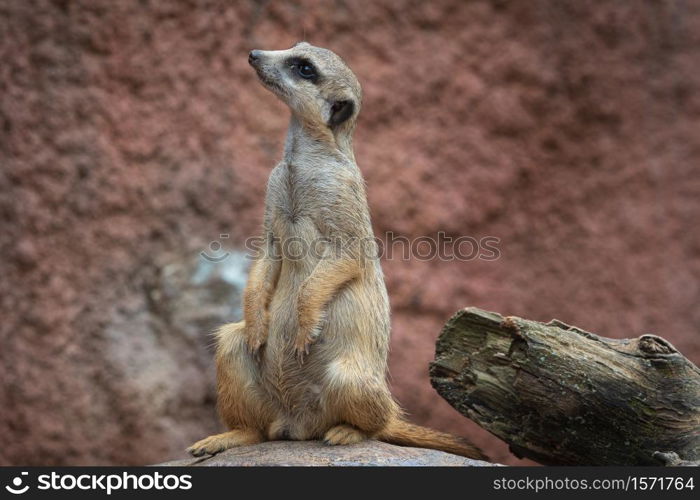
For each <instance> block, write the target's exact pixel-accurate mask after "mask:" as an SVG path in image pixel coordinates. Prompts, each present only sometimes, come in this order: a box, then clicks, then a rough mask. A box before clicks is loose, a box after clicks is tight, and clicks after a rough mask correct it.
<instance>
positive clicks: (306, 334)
mask: <svg viewBox="0 0 700 500" xmlns="http://www.w3.org/2000/svg"><path fill="white" fill-rule="evenodd" d="M321 326H322V320H321V319H320V318H319V319H318V320H315V321H313V320H312V321H306V322H304V323H302V318H299V330H298V331H297V338H296V341H295V342H294V351H295V353H296V355H297V359H298V360H299V362H300V363H303V362H304V359H305V357H306V356H308V355H309V350H310V348H311V344H313V343H314V342H316V340H317V339H318V337H319V335H320V334H321Z"/></svg>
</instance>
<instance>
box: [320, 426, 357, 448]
mask: <svg viewBox="0 0 700 500" xmlns="http://www.w3.org/2000/svg"><path fill="white" fill-rule="evenodd" d="M365 439H367V436H366V435H365V434H364V433H362V431H360V430H359V429H358V428H356V427H353V426H352V425H345V424H342V425H336V426H335V427H331V428H330V429H329V430H328V432H326V435H325V436H323V442H324V443H325V444H328V445H332V446H333V445H339V444H355V443H359V442H361V441H364V440H365Z"/></svg>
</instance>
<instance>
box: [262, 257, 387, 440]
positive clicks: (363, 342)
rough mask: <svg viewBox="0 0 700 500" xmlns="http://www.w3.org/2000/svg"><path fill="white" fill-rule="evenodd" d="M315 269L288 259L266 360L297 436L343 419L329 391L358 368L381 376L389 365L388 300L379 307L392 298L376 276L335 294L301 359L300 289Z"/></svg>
mask: <svg viewBox="0 0 700 500" xmlns="http://www.w3.org/2000/svg"><path fill="white" fill-rule="evenodd" d="M309 265H315V264H314V263H311V264H309ZM309 273H310V271H308V270H307V265H304V264H302V263H292V262H287V261H284V262H283V264H282V269H281V272H280V277H279V281H278V283H277V288H276V290H275V294H274V296H273V298H272V302H271V304H270V335H269V338H268V343H267V347H266V351H265V361H264V363H263V371H264V376H265V378H266V380H267V382H268V384H267V385H268V387H269V388H270V390H271V396H272V397H274V398H275V399H277V401H278V407H279V408H280V415H279V416H278V418H279V419H280V420H282V421H283V422H284V425H285V427H286V429H287V430H288V432H289V433H290V435H291V436H292V437H293V438H294V439H309V438H313V437H318V435H319V434H322V433H323V432H325V431H326V430H327V429H328V427H329V426H332V425H335V424H337V423H338V422H336V421H335V420H336V419H337V415H336V414H335V411H334V408H330V407H329V405H327V404H326V399H327V398H326V396H327V394H328V392H329V391H331V390H333V391H337V390H339V384H340V390H342V385H343V384H346V383H350V382H352V383H355V381H354V380H350V379H349V378H350V377H355V379H356V378H357V375H356V374H358V373H360V374H363V375H366V376H367V377H369V378H372V379H374V378H376V379H377V381H379V380H382V379H383V377H384V373H385V371H386V352H387V348H388V337H389V323H388V304H387V305H386V307H384V306H381V307H377V304H380V305H382V304H384V303H385V302H386V300H385V295H383V294H382V288H381V286H380V285H378V284H377V283H376V282H374V281H373V280H369V281H359V280H358V281H353V282H351V283H348V284H347V286H345V287H343V288H342V289H341V290H340V291H339V293H338V294H337V295H336V296H335V297H334V298H333V299H331V301H330V302H329V303H328V304H327V305H326V311H325V312H326V314H325V318H324V320H323V324H322V325H321V329H320V334H319V338H318V340H317V341H316V342H315V343H314V344H313V345H312V346H311V350H310V353H309V355H308V357H307V359H306V360H305V361H304V363H303V364H301V363H300V362H299V360H298V359H297V357H296V355H295V352H294V349H293V343H294V338H295V335H296V332H297V327H298V322H297V309H296V303H297V294H298V290H299V287H300V286H301V283H302V282H303V280H304V279H306V277H307V276H308V275H309ZM368 288H370V289H369V290H368ZM348 346H351V347H350V348H349V349H348Z"/></svg>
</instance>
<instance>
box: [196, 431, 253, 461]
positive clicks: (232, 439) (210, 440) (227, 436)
mask: <svg viewBox="0 0 700 500" xmlns="http://www.w3.org/2000/svg"><path fill="white" fill-rule="evenodd" d="M260 442H262V436H261V435H260V433H259V432H258V431H257V430H255V429H233V430H231V431H228V432H224V433H222V434H214V435H213V436H209V437H206V438H204V439H202V440H201V441H197V442H196V443H195V444H193V445H192V446H190V447H189V448H187V452H188V453H189V454H190V455H192V456H195V457H201V456H202V455H216V454H217V453H221V452H222V451H225V450H228V449H229V448H234V447H236V446H247V445H250V444H256V443H260Z"/></svg>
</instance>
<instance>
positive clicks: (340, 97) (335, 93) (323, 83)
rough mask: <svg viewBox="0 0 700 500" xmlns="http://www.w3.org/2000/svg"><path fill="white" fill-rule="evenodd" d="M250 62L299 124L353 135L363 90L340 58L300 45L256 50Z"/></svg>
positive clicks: (323, 50)
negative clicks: (284, 48)
mask: <svg viewBox="0 0 700 500" xmlns="http://www.w3.org/2000/svg"><path fill="white" fill-rule="evenodd" d="M248 62H249V63H250V65H251V66H253V68H255V71H256V72H257V74H258V77H259V78H260V81H261V82H262V83H263V85H265V87H267V88H268V89H269V90H271V91H272V92H273V93H274V94H275V95H277V96H278V97H279V98H280V99H281V100H282V101H284V102H285V103H286V104H287V106H289V108H290V109H291V110H292V113H293V114H294V115H295V116H296V117H297V118H298V119H299V120H300V121H302V122H303V123H305V124H306V125H309V126H311V127H313V128H314V129H316V130H323V129H325V130H329V131H330V132H332V133H333V135H337V134H338V133H341V132H344V133H348V132H352V130H353V128H354V125H355V121H356V119H357V115H358V113H359V111H360V104H361V102H362V90H361V87H360V84H359V82H358V81H357V78H356V77H355V75H354V74H353V72H352V71H351V70H350V68H348V66H347V65H346V64H345V62H344V61H343V60H342V59H341V58H340V57H339V56H337V55H336V54H334V53H333V52H331V51H330V50H328V49H323V48H320V47H314V46H313V45H310V44H308V43H306V42H300V43H297V44H296V45H295V46H294V47H292V48H291V49H287V50H253V51H251V52H250V54H249V55H248Z"/></svg>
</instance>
